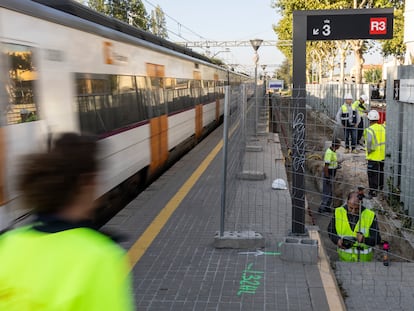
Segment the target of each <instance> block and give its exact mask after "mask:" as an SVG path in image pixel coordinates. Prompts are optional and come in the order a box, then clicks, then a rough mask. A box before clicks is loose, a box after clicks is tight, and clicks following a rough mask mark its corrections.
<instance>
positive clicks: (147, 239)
mask: <svg viewBox="0 0 414 311" xmlns="http://www.w3.org/2000/svg"><path fill="white" fill-rule="evenodd" d="M222 146H223V140H221V141H220V142H219V143H218V144H217V146H216V147H215V148H214V149H213V150H212V151H211V152H210V153H209V155H208V156H207V157H206V158H205V159H204V161H203V162H202V163H201V164H200V165H199V167H198V168H197V169H196V170H195V171H194V173H193V174H192V175H191V176H190V177H189V178H188V179H187V181H186V182H185V183H184V185H182V187H181V188H180V189H179V190H178V191H177V193H176V194H175V195H174V196H173V197H172V198H171V200H170V201H169V202H168V203H167V204H166V205H165V207H164V208H163V209H162V210H161V212H160V213H159V214H158V215H157V217H155V218H154V220H153V221H152V223H151V224H150V225H149V226H148V228H147V229H146V230H145V231H144V233H143V234H142V235H141V236H140V237H139V238H138V240H137V241H136V242H135V243H134V245H132V247H131V248H130V249H129V251H128V257H129V261H130V263H131V270H132V269H133V268H134V266H135V265H136V264H137V262H138V261H139V260H140V259H141V257H142V256H143V255H144V253H145V252H146V250H147V249H148V247H149V246H150V245H151V243H152V242H153V241H154V240H155V238H156V237H157V235H158V234H159V233H160V231H161V229H162V228H163V227H164V225H165V224H166V223H167V221H168V219H169V218H170V217H171V215H172V214H173V213H174V211H175V210H176V209H177V207H178V206H179V205H180V203H181V202H182V200H183V199H184V198H185V197H186V196H187V194H188V193H189V192H190V190H191V188H192V187H193V186H194V185H195V183H196V182H197V180H198V179H199V178H200V177H201V175H202V174H203V173H204V171H205V170H206V169H207V167H208V166H209V164H210V163H211V162H212V161H213V159H214V157H215V156H216V155H217V154H218V153H219V151H220V149H221V148H222Z"/></svg>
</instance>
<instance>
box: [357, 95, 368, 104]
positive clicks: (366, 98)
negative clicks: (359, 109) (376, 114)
mask: <svg viewBox="0 0 414 311" xmlns="http://www.w3.org/2000/svg"><path fill="white" fill-rule="evenodd" d="M359 98H360V99H362V100H363V101H364V102H366V101H367V100H368V96H367V95H365V94H362V95H361V96H359Z"/></svg>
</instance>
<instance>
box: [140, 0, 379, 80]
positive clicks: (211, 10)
mask: <svg viewBox="0 0 414 311" xmlns="http://www.w3.org/2000/svg"><path fill="white" fill-rule="evenodd" d="M143 3H144V5H145V7H146V10H147V13H150V12H151V11H152V10H153V9H154V8H155V6H156V5H159V6H160V7H161V9H162V10H163V11H164V14H165V15H166V23H167V29H168V31H169V38H168V39H169V40H171V41H173V42H184V41H207V40H212V41H249V40H250V39H256V38H259V39H263V40H271V41H277V39H278V38H277V35H276V33H275V32H274V31H273V25H276V24H277V23H278V21H279V19H280V15H279V13H278V12H277V10H276V9H274V8H272V7H271V3H272V1H271V0H207V1H197V0H143ZM193 49H194V50H195V51H197V52H201V53H203V52H204V53H205V52H206V50H201V49H197V48H193ZM224 50H225V49H223V48H215V47H211V48H210V55H214V54H216V53H218V54H217V56H216V57H217V58H220V59H222V60H223V61H224V62H225V63H227V64H240V66H239V67H238V68H237V69H239V70H241V71H244V72H250V73H251V72H252V71H253V72H254V61H253V56H254V50H253V48H252V47H251V46H248V47H230V48H229V50H230V51H229V52H224ZM258 54H259V66H260V67H259V72H260V71H262V69H261V66H262V65H264V64H266V65H268V67H267V68H266V71H267V72H272V71H274V70H275V69H276V65H280V64H281V63H282V61H283V60H284V55H283V54H282V53H281V52H280V51H279V50H278V49H277V48H276V47H275V46H261V47H260V48H259V50H258ZM365 60H366V61H365V63H366V64H378V63H381V62H382V60H381V57H380V56H379V54H378V53H377V54H376V55H374V56H368V55H367V56H365ZM347 63H348V64H349V66H347V67H348V68H346V69H347V71H349V69H350V68H351V67H352V64H353V57H349V58H348V59H347Z"/></svg>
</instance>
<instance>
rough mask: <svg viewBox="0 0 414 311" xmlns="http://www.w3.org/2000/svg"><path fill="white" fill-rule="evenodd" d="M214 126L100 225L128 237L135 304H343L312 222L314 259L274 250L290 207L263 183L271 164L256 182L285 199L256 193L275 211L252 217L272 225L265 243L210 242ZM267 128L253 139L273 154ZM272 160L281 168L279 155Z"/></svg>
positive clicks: (216, 145) (218, 167) (275, 145)
mask: <svg viewBox="0 0 414 311" xmlns="http://www.w3.org/2000/svg"><path fill="white" fill-rule="evenodd" d="M222 132H223V130H222V128H218V129H217V130H215V131H214V132H213V133H212V134H210V135H209V136H208V137H207V138H205V139H204V140H203V141H202V142H201V143H200V144H198V145H197V146H196V147H195V148H194V149H193V150H192V151H190V152H189V153H188V154H187V155H186V156H184V157H183V158H182V159H181V160H180V161H179V162H177V163H176V164H175V165H174V166H173V167H171V169H169V170H168V171H167V172H166V173H165V174H163V176H162V177H160V178H159V179H158V180H157V181H155V182H154V183H153V184H152V185H151V186H150V187H149V188H147V189H146V190H145V191H144V192H143V193H141V194H140V195H139V196H138V197H137V198H136V199H135V200H133V201H132V202H131V203H130V204H129V205H128V206H127V207H126V208H124V209H123V210H122V211H121V212H120V213H118V214H117V215H116V216H115V217H114V218H113V219H112V220H111V221H109V222H108V223H107V224H106V225H105V227H104V228H103V229H108V230H116V231H118V232H119V231H121V233H124V234H126V236H127V237H128V238H127V240H126V241H124V242H122V246H123V247H125V249H127V250H128V255H129V257H130V260H131V265H132V270H131V273H132V277H133V282H134V296H135V301H136V308H137V310H154V311H155V310H156V311H161V310H180V311H182V310H195V311H199V310H226V311H231V310H246V311H247V310H249V311H252V310H319V311H323V310H345V305H344V302H343V300H342V297H341V294H340V291H339V289H338V287H337V284H336V280H335V276H334V274H333V272H332V270H331V268H330V265H329V263H328V260H327V258H326V256H325V253H324V250H323V248H322V247H321V243H320V237H319V233H318V230H317V228H312V227H310V228H308V229H309V231H308V232H309V233H308V234H309V238H310V239H312V240H317V241H318V242H319V247H318V252H319V253H318V256H317V262H315V263H304V262H300V261H299V262H295V261H289V260H284V259H283V258H282V257H283V256H281V255H282V254H281V249H282V245H281V244H282V243H283V242H281V241H283V237H286V236H288V232H289V230H290V228H291V222H292V216H291V214H292V212H291V203H290V195H289V191H288V190H282V191H281V190H273V189H272V188H271V184H272V178H273V176H274V171H275V170H274V168H271V167H264V168H263V169H264V170H265V173H266V175H267V176H268V177H267V178H266V179H265V180H264V181H260V182H259V183H260V184H259V186H260V187H265V188H266V191H268V192H269V193H270V194H269V195H270V196H271V197H273V198H274V197H275V196H276V197H278V196H282V197H283V200H285V201H286V202H288V203H289V204H268V203H267V202H271V201H272V200H263V202H262V206H261V207H260V208H262V209H263V210H264V214H265V215H269V217H273V216H272V215H274V214H275V212H277V214H278V215H280V217H279V218H280V219H278V221H277V222H272V223H270V224H269V223H268V222H267V220H268V218H269V217H261V218H260V217H258V218H257V219H256V220H255V221H256V223H255V225H256V226H257V228H265V227H266V230H272V232H273V235H272V232H270V234H269V232H268V233H267V234H266V237H269V236H270V237H271V238H270V239H267V240H266V242H265V247H264V248H260V249H228V248H224V249H223V248H215V246H214V238H215V235H216V233H217V231H219V229H220V200H221V190H220V185H221V176H222V148H221V146H222V135H223V134H222ZM268 135H274V134H273V133H272V134H268ZM268 135H265V136H261V137H258V138H257V142H256V143H257V144H259V145H261V146H263V151H262V153H263V154H264V155H265V156H275V149H278V150H280V143H279V142H278V141H277V139H273V136H272V137H269V136H268ZM247 161H255V160H254V157H252V158H251V160H247ZM274 163H275V165H276V166H278V167H277V170H276V171H278V172H284V174H285V175H286V172H285V167H284V162H283V161H275V162H274ZM267 170H272V171H271V172H269V171H267ZM245 187H246V189H242V191H241V192H240V193H244V192H248V191H251V190H252V188H251V186H249V183H247V184H246V186H245ZM249 188H250V189H249ZM248 197H249V196H248ZM278 202H279V201H278ZM281 202H283V201H281ZM275 209H278V211H275ZM266 213H267V214H266ZM260 222H263V223H260ZM272 224H273V227H272ZM266 237H265V238H266ZM278 241H279V242H278Z"/></svg>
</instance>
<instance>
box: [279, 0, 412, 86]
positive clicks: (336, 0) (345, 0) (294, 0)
mask: <svg viewBox="0 0 414 311" xmlns="http://www.w3.org/2000/svg"><path fill="white" fill-rule="evenodd" d="M273 1H274V2H273V4H272V6H273V7H274V8H276V9H277V10H278V11H279V12H280V14H281V16H282V18H281V19H280V20H279V23H278V24H277V25H274V26H273V29H274V31H275V32H276V33H277V35H278V37H279V39H280V40H291V39H292V16H293V11H294V10H312V9H347V8H354V9H364V8H383V7H394V8H396V11H395V12H396V14H395V26H394V39H393V40H387V41H384V43H383V45H382V47H383V51H382V53H383V54H384V55H395V56H401V55H403V54H404V51H405V50H404V45H403V40H402V37H403V35H402V31H403V30H402V29H403V27H401V26H402V23H403V22H402V18H401V17H402V12H403V7H404V1H403V0H330V1H329V0H326V1H325V0H314V1H302V0H273ZM347 42H348V44H349V45H350V46H351V47H352V51H353V54H354V58H355V67H356V69H357V70H356V77H355V80H356V82H357V83H361V81H362V74H361V73H362V66H363V64H364V61H365V60H364V57H363V55H364V53H365V52H367V51H368V50H369V49H370V48H371V44H370V43H369V41H368V40H348V41H347ZM337 47H338V49H339V51H338V53H339V54H340V55H342V56H343V55H347V53H348V47H346V50H344V49H343V43H337ZM279 49H280V50H281V51H282V53H283V54H285V56H286V57H287V58H288V59H291V57H292V50H291V48H290V47H282V46H280V47H279ZM320 49H323V50H324V51H327V50H329V48H328V47H320ZM343 62H344V60H341V63H342V64H343ZM341 67H342V68H343V65H342V66H341Z"/></svg>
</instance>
